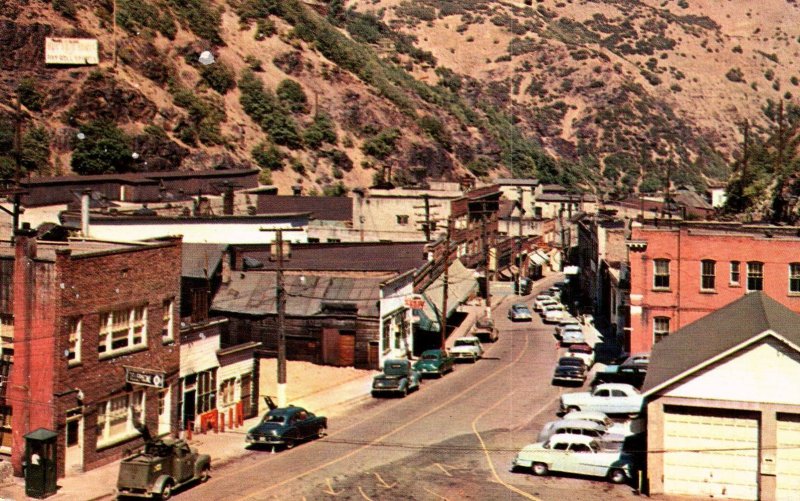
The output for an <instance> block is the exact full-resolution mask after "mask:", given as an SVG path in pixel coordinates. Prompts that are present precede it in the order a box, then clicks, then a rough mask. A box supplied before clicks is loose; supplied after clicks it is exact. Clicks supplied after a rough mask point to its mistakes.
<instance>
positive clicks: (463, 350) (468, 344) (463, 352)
mask: <svg viewBox="0 0 800 501" xmlns="http://www.w3.org/2000/svg"><path fill="white" fill-rule="evenodd" d="M450 355H451V356H452V357H453V358H454V359H456V360H469V361H471V362H473V363H474V362H476V361H477V360H478V359H479V358H481V357H483V345H481V341H480V339H478V338H476V337H475V336H464V337H460V338H458V339H456V340H455V342H454V343H453V347H452V348H450Z"/></svg>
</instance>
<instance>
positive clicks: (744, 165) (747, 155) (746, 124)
mask: <svg viewBox="0 0 800 501" xmlns="http://www.w3.org/2000/svg"><path fill="white" fill-rule="evenodd" d="M749 145H750V122H749V121H748V120H745V121H744V152H743V153H742V179H744V178H745V177H747V162H748V161H749V160H750V151H749Z"/></svg>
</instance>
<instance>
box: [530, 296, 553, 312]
mask: <svg viewBox="0 0 800 501" xmlns="http://www.w3.org/2000/svg"><path fill="white" fill-rule="evenodd" d="M557 303H558V301H557V300H556V299H555V298H554V297H553V296H551V295H549V294H539V295H538V296H536V299H534V300H533V309H534V310H536V311H542V309H543V308H544V307H545V305H547V304H557Z"/></svg>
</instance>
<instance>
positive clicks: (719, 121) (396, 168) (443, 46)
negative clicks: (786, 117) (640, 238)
mask: <svg viewBox="0 0 800 501" xmlns="http://www.w3.org/2000/svg"><path fill="white" fill-rule="evenodd" d="M115 3H116V9H117V11H116V21H117V27H116V37H115V36H114V33H115V30H114V29H113V23H112V20H113V19H114V17H115V16H114V15H113V13H112V11H113V7H114V4H115ZM526 3H527V4H530V5H526ZM798 21H800V10H798V6H797V5H796V4H795V2H793V1H779V0H765V1H763V2H759V3H758V5H756V4H754V3H752V2H745V1H743V0H731V1H727V2H717V1H712V0H679V1H669V0H667V1H663V0H662V1H651V0H605V1H602V0H596V1H568V2H556V1H550V0H543V1H535V0H533V1H532V0H524V1H521V2H504V1H488V0H460V1H450V0H369V1H353V2H343V1H342V0H331V1H330V2H320V3H313V4H309V3H301V2H298V1H297V0H280V1H278V0H227V1H223V0H116V2H113V1H112V0H88V1H85V2H77V1H75V0H52V1H39V0H5V1H2V2H0V41H1V42H2V45H3V47H4V48H5V50H4V53H3V55H2V59H0V69H2V77H1V80H0V176H3V177H13V176H14V173H15V162H16V156H15V151H16V150H15V149H14V146H13V145H14V139H13V136H14V123H15V122H14V117H15V97H16V96H17V95H19V96H20V101H21V102H22V110H21V113H20V115H21V121H20V122H21V131H22V134H21V138H20V141H19V144H20V148H19V152H20V164H21V165H22V167H23V168H24V169H25V170H26V171H27V172H31V173H34V174H36V173H41V174H66V173H71V172H77V173H87V174H88V173H99V172H108V171H115V170H116V171H131V170H166V169H187V170H188V169H208V168H224V167H228V166H243V165H253V166H255V165H258V166H261V167H263V168H264V169H265V176H264V181H265V182H269V181H271V182H272V183H274V184H275V185H277V186H278V187H279V188H280V189H281V192H284V193H287V192H288V191H289V187H290V186H291V185H293V184H296V183H298V181H299V182H301V183H302V184H303V186H304V187H305V189H306V193H309V192H325V193H331V194H337V193H343V192H344V191H346V190H348V189H352V188H354V187H356V186H369V185H370V184H372V183H373V182H374V181H376V180H377V179H378V178H380V176H381V174H382V173H383V172H384V169H391V175H392V178H393V179H392V180H393V181H394V182H395V183H399V184H407V183H412V182H418V181H424V180H425V179H440V178H449V179H454V178H457V177H460V176H463V175H465V174H468V173H470V172H471V173H472V174H473V175H477V176H479V177H484V178H487V179H488V178H490V177H492V176H499V175H514V176H520V177H540V178H542V179H544V180H546V181H555V182H562V183H567V184H572V185H580V186H583V187H585V188H592V189H596V190H598V192H600V193H602V194H604V195H608V196H622V195H624V194H626V193H628V192H631V191H635V190H637V189H638V190H641V191H652V190H656V189H659V188H660V187H662V186H663V183H664V181H665V179H666V176H667V173H669V176H670V178H671V179H672V180H673V182H686V183H692V184H695V185H696V186H698V187H702V186H703V185H704V184H705V183H706V182H707V181H709V180H714V179H716V180H726V179H727V178H728V175H729V173H730V168H731V166H732V165H734V158H735V157H737V156H738V155H739V154H740V150H741V142H742V123H743V122H744V120H749V121H750V122H751V123H752V124H753V131H752V133H753V136H754V137H757V136H758V135H759V134H761V135H764V136H765V137H766V136H767V135H768V134H769V132H770V130H771V128H774V120H772V121H771V120H770V118H769V117H768V116H767V115H766V114H765V113H764V111H763V110H764V109H765V107H767V105H768V102H769V101H772V102H773V103H774V102H777V101H781V100H783V101H785V102H786V103H791V102H792V101H793V99H794V97H793V94H796V93H797V92H798V91H800V90H799V89H798V85H799V84H800V82H799V81H798V78H800V69H798V67H797V65H794V64H792V61H794V60H795V59H796V57H797V51H798V49H800V23H798ZM45 37H88V38H97V39H98V41H99V45H100V65H99V66H72V67H58V66H46V65H45V64H44V39H45ZM115 38H116V40H117V44H116V45H117V51H116V59H117V61H116V65H115V64H114V52H115V51H114V50H113V47H114V39H115ZM203 51H210V52H211V53H212V54H213V55H214V57H215V62H214V63H212V64H209V65H203V64H201V63H200V62H199V60H198V57H199V55H200V54H201V53H202V52H203ZM81 138H82V139H81Z"/></svg>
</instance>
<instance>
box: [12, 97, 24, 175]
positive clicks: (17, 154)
mask: <svg viewBox="0 0 800 501" xmlns="http://www.w3.org/2000/svg"><path fill="white" fill-rule="evenodd" d="M20 179H22V103H21V102H20V99H19V90H17V102H16V105H15V109H14V182H15V183H16V185H17V187H19V180H20Z"/></svg>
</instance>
